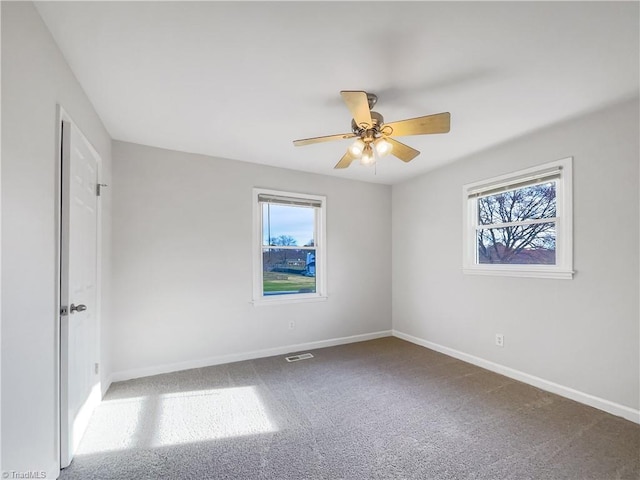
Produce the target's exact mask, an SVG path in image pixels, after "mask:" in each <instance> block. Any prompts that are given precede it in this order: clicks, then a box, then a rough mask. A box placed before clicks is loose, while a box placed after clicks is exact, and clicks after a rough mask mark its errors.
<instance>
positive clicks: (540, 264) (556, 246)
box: [463, 158, 573, 278]
mask: <svg viewBox="0 0 640 480" xmlns="http://www.w3.org/2000/svg"><path fill="white" fill-rule="evenodd" d="M463 197H464V204H465V224H464V232H463V242H464V243H463V244H464V272H465V273H469V274H485V275H508V276H518V277H549V278H572V276H573V271H572V222H571V214H572V212H571V158H566V159H564V160H559V161H556V162H551V163H547V164H544V165H540V166H538V167H534V168H529V169H527V170H523V171H520V172H517V173H514V174H510V175H503V176H500V177H497V178H493V179H489V180H485V181H482V182H476V183H472V184H468V185H465V186H464V187H463Z"/></svg>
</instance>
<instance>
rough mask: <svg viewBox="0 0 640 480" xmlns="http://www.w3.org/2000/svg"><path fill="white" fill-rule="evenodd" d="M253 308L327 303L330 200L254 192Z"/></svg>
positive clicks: (293, 194)
mask: <svg viewBox="0 0 640 480" xmlns="http://www.w3.org/2000/svg"><path fill="white" fill-rule="evenodd" d="M253 203H254V281H253V301H254V304H269V303H271V304H273V303H289V302H304V301H318V300H324V299H326V248H325V244H326V240H325V239H326V234H325V230H326V229H325V216H326V215H325V204H326V197H324V196H321V195H309V194H301V193H291V192H283V191H277V190H267V189H261V188H254V189H253Z"/></svg>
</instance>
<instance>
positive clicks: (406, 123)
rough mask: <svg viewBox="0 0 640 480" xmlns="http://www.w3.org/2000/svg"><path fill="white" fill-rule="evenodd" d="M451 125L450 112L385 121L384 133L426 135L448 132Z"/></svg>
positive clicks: (402, 135)
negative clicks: (397, 120)
mask: <svg viewBox="0 0 640 480" xmlns="http://www.w3.org/2000/svg"><path fill="white" fill-rule="evenodd" d="M450 127H451V114H450V113H449V112H445V113H437V114H435V115H427V116H425V117H418V118H410V119H409V120H400V121H399V122H391V123H385V124H384V125H383V126H382V129H381V131H382V133H383V134H384V135H386V136H393V137H404V136H405V135H426V134H430V133H447V132H448V131H449V130H450Z"/></svg>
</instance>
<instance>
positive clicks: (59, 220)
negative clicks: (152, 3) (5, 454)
mask: <svg viewBox="0 0 640 480" xmlns="http://www.w3.org/2000/svg"><path fill="white" fill-rule="evenodd" d="M62 122H67V123H69V124H70V125H72V126H74V127H75V128H76V129H77V130H78V131H79V132H80V133H81V135H82V137H83V139H84V141H85V143H86V145H87V147H88V148H89V150H91V153H92V154H93V155H94V156H95V157H96V159H97V182H98V183H100V182H101V179H102V157H101V156H100V154H99V153H98V151H97V149H96V148H95V147H94V146H93V145H92V144H91V142H90V141H89V140H88V139H87V137H86V135H84V133H83V132H82V130H81V129H80V128H79V127H78V124H77V123H75V122H74V121H73V119H72V118H71V116H70V115H69V114H68V113H67V111H66V110H65V109H64V108H63V107H62V105H60V104H57V105H56V206H55V214H56V250H55V251H56V282H55V285H56V291H55V300H56V311H55V323H54V325H55V329H54V330H55V359H54V369H55V375H54V378H55V391H56V392H57V395H56V398H55V399H54V405H55V406H54V412H55V425H56V433H55V439H54V445H55V451H56V453H55V454H56V458H57V459H58V465H57V466H58V472H59V471H60V469H62V468H64V467H67V466H68V463H67V462H66V460H65V459H63V458H62V454H63V448H62V442H63V440H64V441H66V440H67V439H68V432H67V430H66V429H67V425H62V409H63V408H68V405H67V402H63V399H64V398H66V397H64V396H63V389H65V388H67V387H68V386H67V384H66V383H65V384H64V385H63V377H62V370H61V369H62V343H61V342H62V336H61V335H62V328H61V327H62V325H61V323H62V315H61V309H62V298H61V295H62V280H63V279H62V273H63V270H64V268H63V264H62V262H63V261H64V260H65V258H64V256H63V255H62V249H63V247H64V244H63V238H62V233H63V227H65V226H64V225H63V221H64V220H65V219H64V217H63V215H62V208H63V206H64V202H63V196H64V195H65V194H67V195H68V193H69V192H68V190H67V191H65V188H64V187H65V186H64V185H63V177H62V167H63V155H62V150H63V148H62V141H63V138H62V134H63V132H62ZM96 257H97V258H96V312H95V314H96V315H95V318H96V324H97V325H96V349H97V359H98V360H97V361H98V363H99V364H100V360H101V348H100V347H101V338H102V337H101V328H100V326H101V322H102V320H101V311H102V201H101V197H100V196H99V195H97V196H96ZM101 375H102V371H100V374H99V377H98V390H99V392H100V397H102V389H101V381H100V379H101ZM63 437H64V438H63Z"/></svg>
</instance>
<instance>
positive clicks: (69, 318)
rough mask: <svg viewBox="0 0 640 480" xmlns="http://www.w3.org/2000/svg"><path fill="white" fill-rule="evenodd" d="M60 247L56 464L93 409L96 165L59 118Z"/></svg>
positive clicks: (63, 461)
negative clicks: (57, 438)
mask: <svg viewBox="0 0 640 480" xmlns="http://www.w3.org/2000/svg"><path fill="white" fill-rule="evenodd" d="M61 154H62V155H61V158H62V175H61V180H62V190H61V191H62V199H61V205H62V211H61V215H60V218H61V242H60V244H61V252H60V259H61V265H60V273H61V275H60V305H61V307H62V308H61V312H60V436H61V438H60V466H61V467H62V468H64V467H66V466H68V465H69V464H70V463H71V460H72V459H73V455H74V454H75V451H76V449H77V448H78V445H79V443H80V440H81V439H82V435H83V433H84V431H85V429H86V427H87V424H88V423H89V419H90V417H91V413H92V412H93V409H94V408H95V407H96V406H97V404H98V403H99V402H100V382H99V376H98V354H99V345H98V327H99V326H98V311H97V307H98V218H99V216H98V205H99V204H98V197H97V188H98V187H97V184H98V168H99V165H100V157H99V156H98V154H97V153H96V152H95V150H94V149H93V148H92V147H91V145H90V144H89V142H88V141H87V140H86V138H85V137H84V136H83V135H82V133H81V132H80V131H79V130H78V128H77V127H76V126H75V125H74V124H73V123H71V122H69V121H63V122H62V151H61Z"/></svg>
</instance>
